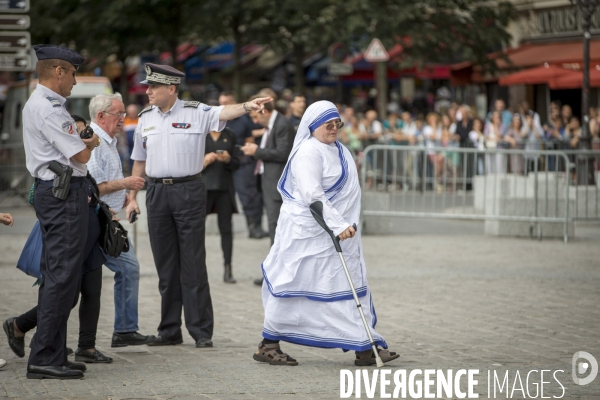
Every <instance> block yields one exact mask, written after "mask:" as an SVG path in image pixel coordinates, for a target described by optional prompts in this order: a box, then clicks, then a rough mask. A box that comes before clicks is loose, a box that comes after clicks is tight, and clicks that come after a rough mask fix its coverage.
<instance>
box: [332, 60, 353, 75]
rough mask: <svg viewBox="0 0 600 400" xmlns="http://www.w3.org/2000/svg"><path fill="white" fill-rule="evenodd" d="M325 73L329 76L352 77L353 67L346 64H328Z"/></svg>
mask: <svg viewBox="0 0 600 400" xmlns="http://www.w3.org/2000/svg"><path fill="white" fill-rule="evenodd" d="M327 72H328V73H329V75H335V76H343V75H352V74H353V73H354V66H353V65H352V64H346V63H333V62H332V63H330V64H329V65H328V66H327Z"/></svg>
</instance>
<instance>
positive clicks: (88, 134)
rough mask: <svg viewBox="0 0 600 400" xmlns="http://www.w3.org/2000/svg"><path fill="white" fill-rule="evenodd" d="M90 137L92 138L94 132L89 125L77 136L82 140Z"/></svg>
mask: <svg viewBox="0 0 600 400" xmlns="http://www.w3.org/2000/svg"><path fill="white" fill-rule="evenodd" d="M92 136H94V130H93V129H92V127H91V126H89V125H88V126H86V127H85V129H84V130H82V131H81V133H80V134H79V137H81V138H82V139H89V138H91V137H92Z"/></svg>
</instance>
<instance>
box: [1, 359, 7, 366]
mask: <svg viewBox="0 0 600 400" xmlns="http://www.w3.org/2000/svg"><path fill="white" fill-rule="evenodd" d="M5 365H6V360H3V359H1V358H0V368H2V367H4V366H5Z"/></svg>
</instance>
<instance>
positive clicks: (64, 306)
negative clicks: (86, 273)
mask: <svg viewBox="0 0 600 400" xmlns="http://www.w3.org/2000/svg"><path fill="white" fill-rule="evenodd" d="M34 207H35V212H36V215H37V218H38V220H39V221H40V226H41V228H42V243H43V248H42V259H41V262H40V272H41V274H42V277H43V282H42V284H41V285H40V289H39V292H38V312H37V320H38V334H36V335H35V337H34V340H33V343H32V348H31V353H30V355H29V365H38V366H46V365H54V366H61V365H64V363H65V361H66V360H67V353H66V351H65V347H66V340H67V321H68V319H69V314H70V313H71V308H72V307H73V302H74V300H75V296H76V294H77V286H78V283H79V280H80V278H81V268H82V263H83V257H84V252H85V244H86V240H87V236H88V225H89V219H88V218H82V217H81V216H82V215H87V214H88V197H87V193H86V191H85V190H84V188H83V179H82V180H81V186H79V187H76V185H74V184H71V188H70V190H69V195H68V196H67V198H66V199H65V200H60V199H57V198H55V197H54V195H53V194H52V186H49V185H46V184H42V183H40V182H39V181H38V182H36V184H35V190H34Z"/></svg>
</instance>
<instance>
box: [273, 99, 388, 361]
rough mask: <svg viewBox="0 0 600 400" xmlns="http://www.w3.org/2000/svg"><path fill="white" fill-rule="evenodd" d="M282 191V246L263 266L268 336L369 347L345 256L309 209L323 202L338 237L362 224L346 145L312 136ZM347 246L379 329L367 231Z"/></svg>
mask: <svg viewBox="0 0 600 400" xmlns="http://www.w3.org/2000/svg"><path fill="white" fill-rule="evenodd" d="M316 104H318V103H316ZM329 104H331V103H329ZM311 107H312V106H311ZM308 111H310V109H309V110H307V113H308ZM303 122H304V119H303ZM300 128H302V123H301V126H300ZM300 128H299V133H300ZM279 191H280V193H281V194H282V198H283V205H282V207H281V211H280V215H279V220H278V222H277V233H276V236H275V243H274V245H273V246H272V248H271V251H270V252H269V255H268V256H267V258H266V259H265V261H264V262H263V264H262V271H263V275H264V278H265V281H264V284H263V288H262V296H263V305H264V308H265V321H264V329H263V337H265V338H267V339H271V340H283V341H287V342H292V343H296V344H302V345H308V346H317V347H331V348H342V349H344V350H355V351H363V350H367V349H370V348H371V347H370V344H369V340H368V337H367V334H366V332H365V329H364V326H363V324H362V320H361V318H360V314H359V312H358V310H357V309H356V304H355V303H354V300H353V297H352V292H351V291H350V286H349V285H348V280H347V278H346V275H345V272H344V269H343V267H342V264H341V262H340V259H339V256H338V255H337V253H336V251H335V249H334V247H333V243H332V241H331V238H330V237H329V235H328V234H327V233H326V232H325V231H324V230H323V228H321V227H320V226H319V225H318V224H317V223H316V222H315V220H314V218H313V217H312V215H311V213H310V210H309V208H308V206H309V204H311V203H313V202H314V201H317V200H320V201H322V202H323V216H324V218H325V220H326V222H327V224H328V226H329V227H330V228H331V229H332V230H333V232H334V233H335V234H336V235H338V234H340V233H341V232H343V231H344V230H345V229H346V228H348V226H350V225H351V224H352V223H358V221H359V215H360V200H361V192H360V186H359V182H358V172H357V170H356V166H355V164H354V162H353V158H352V155H351V154H350V152H349V151H348V150H347V149H346V147H345V146H343V145H341V144H340V143H339V142H335V143H333V144H330V145H328V144H325V143H321V142H320V141H318V140H317V139H316V138H314V137H312V136H309V137H308V138H305V139H304V140H302V143H301V144H300V145H299V146H295V149H294V150H293V151H292V153H291V155H290V158H289V160H288V164H287V166H286V168H285V170H284V173H283V175H282V177H281V179H280V181H279ZM341 245H342V249H343V252H344V253H343V254H344V258H345V259H346V264H347V266H348V270H349V272H350V275H351V277H352V280H353V282H354V286H355V288H356V290H357V294H358V296H359V298H360V300H361V303H362V307H363V311H364V313H365V317H366V318H367V322H368V323H369V325H370V326H372V327H373V328H374V327H375V323H376V322H377V317H376V315H375V309H374V307H373V304H372V299H371V294H370V292H369V289H368V283H367V279H366V269H365V262H364V257H363V254H362V244H361V236H360V232H357V234H356V235H355V236H354V238H352V239H348V240H344V241H342V242H341ZM371 332H372V335H373V338H374V339H375V341H376V342H377V344H378V345H379V346H381V347H384V348H387V345H386V343H385V341H384V340H383V338H382V337H381V335H379V334H378V333H377V332H376V331H375V330H374V329H372V330H371Z"/></svg>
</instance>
